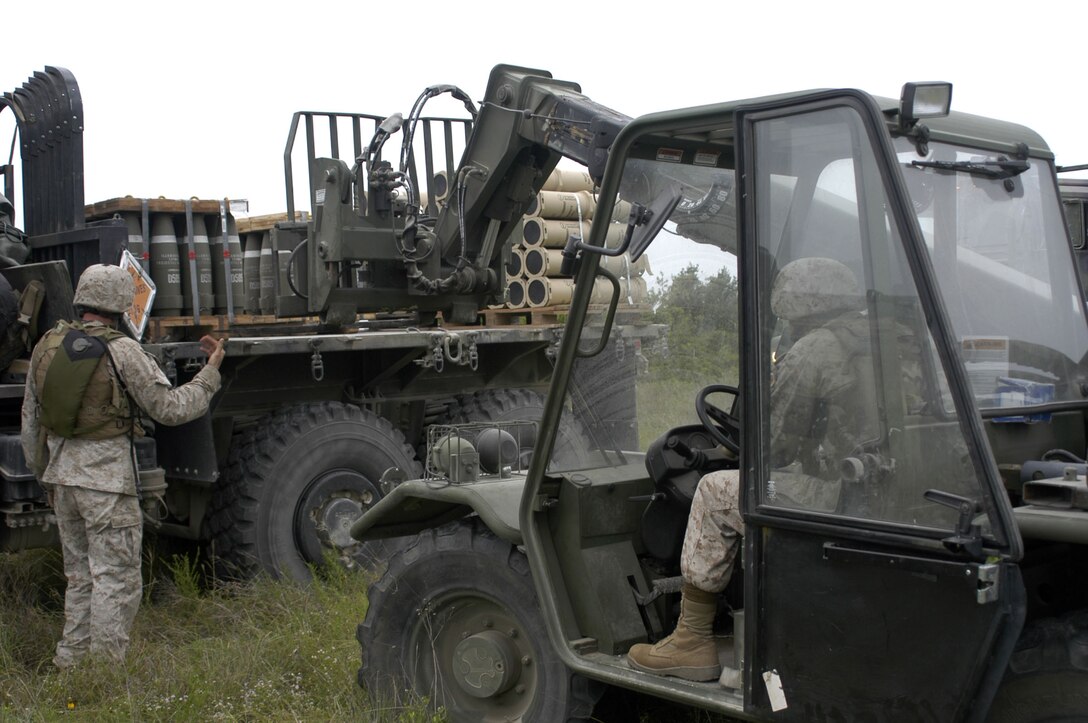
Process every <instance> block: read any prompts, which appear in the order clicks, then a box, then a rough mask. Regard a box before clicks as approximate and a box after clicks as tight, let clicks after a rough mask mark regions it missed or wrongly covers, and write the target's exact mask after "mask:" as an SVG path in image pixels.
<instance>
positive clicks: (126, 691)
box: [0, 550, 441, 723]
mask: <svg viewBox="0 0 1088 723" xmlns="http://www.w3.org/2000/svg"><path fill="white" fill-rule="evenodd" d="M144 569H145V577H147V578H148V580H147V581H146V583H145V587H144V603H143V606H142V607H141V609H140V612H139V615H138V616H137V618H136V624H135V628H134V630H133V635H132V643H131V646H130V648H129V653H128V657H127V659H126V660H125V662H124V664H121V665H118V664H114V663H109V662H105V661H94V660H88V661H85V662H84V663H83V664H81V665H80V666H78V667H76V668H75V669H73V670H68V671H59V670H57V669H55V668H54V667H53V666H52V664H51V662H50V661H51V659H52V655H53V647H54V645H55V644H56V641H57V640H58V638H59V637H60V633H61V628H62V627H63V624H64V613H63V595H64V579H63V574H62V567H61V560H60V555H59V553H58V552H56V551H52V550H36V551H31V552H24V553H19V554H17V555H10V554H0V720H3V721H7V720H16V721H24V720H25V721H52V720H58V719H60V718H62V717H67V716H69V715H70V714H72V713H75V714H77V717H78V719H80V720H92V721H95V720H102V721H119V720H133V721H144V720H178V721H190V720H202V721H203V720H226V721H294V720H304V721H347V720H358V721H364V720H365V721H370V720H377V721H398V722H399V721H404V722H405V723H423V722H424V721H427V722H430V721H433V720H440V719H441V715H438V716H436V715H433V714H431V713H428V712H426V711H425V709H424V707H423V706H422V705H416V706H412V707H397V706H386V705H382V704H381V703H380V702H375V701H372V700H370V699H369V698H368V697H367V695H366V692H365V691H364V690H363V689H362V688H360V687H359V686H358V685H357V684H356V677H355V675H356V670H357V669H358V666H359V647H358V644H357V643H356V641H355V627H356V625H357V624H358V623H359V622H360V621H361V620H362V618H363V615H364V614H365V613H366V586H367V584H368V582H369V579H368V577H367V576H366V575H362V574H353V573H349V572H346V571H344V570H343V569H342V568H340V567H338V566H334V565H333V566H327V569H326V570H325V571H323V572H322V573H321V574H320V575H318V576H317V579H315V580H314V582H313V583H312V584H311V585H310V586H308V587H305V588H304V587H300V586H298V585H294V584H291V583H281V582H275V581H272V580H267V579H265V580H257V581H255V582H250V583H245V584H223V583H209V582H208V581H207V580H206V579H205V569H206V568H205V566H204V565H203V564H201V563H200V562H198V561H196V560H195V559H194V558H191V557H184V556H181V557H172V558H170V559H158V558H151V559H145V564H144Z"/></svg>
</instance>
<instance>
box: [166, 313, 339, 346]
mask: <svg viewBox="0 0 1088 723" xmlns="http://www.w3.org/2000/svg"><path fill="white" fill-rule="evenodd" d="M320 321H321V320H320V319H319V318H318V317H316V316H296V317H287V318H281V317H278V316H273V315H271V314H235V315H234V321H233V322H231V320H230V317H228V316H227V315H226V314H201V315H200V323H199V324H196V323H194V322H193V317H192V316H152V317H149V318H148V321H147V331H146V332H145V338H147V339H148V340H151V341H155V340H158V339H165V338H168V337H176V336H178V335H179V334H180V335H184V336H188V337H193V338H199V337H200V336H202V335H204V334H208V333H214V334H227V335H233V334H238V335H247V336H252V335H253V334H254V333H261V334H276V333H284V332H286V331H288V330H289V329H290V330H294V329H295V328H297V327H300V326H301V327H313V326H317V325H319V324H320Z"/></svg>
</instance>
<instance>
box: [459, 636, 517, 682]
mask: <svg viewBox="0 0 1088 723" xmlns="http://www.w3.org/2000/svg"><path fill="white" fill-rule="evenodd" d="M453 673H454V676H453V677H454V678H455V679H456V680H457V684H458V685H459V686H461V689H462V690H463V691H465V692H466V693H468V694H469V695H471V696H473V697H475V698H492V697H494V696H497V695H502V694H503V693H505V692H506V691H508V690H510V688H511V687H512V686H513V685H514V683H516V682H517V681H518V678H520V677H521V661H520V659H519V656H518V651H517V648H516V647H515V646H514V643H513V641H511V640H510V638H508V637H507V636H506V635H503V634H502V633H500V632H498V631H496V630H485V631H483V632H481V633H477V634H475V635H471V636H469V637H467V638H465V639H464V640H462V641H461V642H460V643H459V644H458V645H457V647H456V648H455V649H454V651H453Z"/></svg>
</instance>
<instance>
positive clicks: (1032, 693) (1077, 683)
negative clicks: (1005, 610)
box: [986, 610, 1088, 723]
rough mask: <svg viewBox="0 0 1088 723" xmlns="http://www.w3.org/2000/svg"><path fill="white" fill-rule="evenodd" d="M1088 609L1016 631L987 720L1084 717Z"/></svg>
mask: <svg viewBox="0 0 1088 723" xmlns="http://www.w3.org/2000/svg"><path fill="white" fill-rule="evenodd" d="M1086 651H1088V610H1080V611H1078V612H1075V613H1071V614H1069V615H1066V616H1064V617H1062V618H1048V619H1045V620H1039V621H1036V622H1033V623H1031V624H1030V625H1029V626H1028V627H1027V628H1026V629H1025V630H1024V632H1023V633H1022V634H1021V635H1020V640H1019V641H1018V642H1017V648H1016V652H1015V653H1013V656H1012V659H1011V660H1010V661H1009V669H1008V671H1007V672H1006V673H1005V679H1004V680H1003V681H1002V682H1001V687H1000V688H998V691H997V696H996V698H995V699H994V704H993V706H991V708H990V712H989V715H988V716H987V718H986V720H987V723H1043V721H1083V720H1088V655H1086Z"/></svg>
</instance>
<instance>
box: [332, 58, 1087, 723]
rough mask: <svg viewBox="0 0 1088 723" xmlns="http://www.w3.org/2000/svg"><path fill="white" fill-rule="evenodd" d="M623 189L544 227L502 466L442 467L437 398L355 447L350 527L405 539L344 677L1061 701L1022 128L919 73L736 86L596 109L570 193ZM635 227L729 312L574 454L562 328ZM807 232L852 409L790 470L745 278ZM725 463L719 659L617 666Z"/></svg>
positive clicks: (788, 698)
mask: <svg viewBox="0 0 1088 723" xmlns="http://www.w3.org/2000/svg"><path fill="white" fill-rule="evenodd" d="M548 77H549V76H548V75H547V74H546V73H544V72H542V71H541V72H538V73H537V74H536V75H535V77H534V76H533V75H532V74H527V75H526V76H525V77H524V78H523V80H522V83H523V85H522V86H521V87H520V92H522V93H527V92H533V91H532V90H531V89H530V88H526V87H525V86H526V85H529V86H532V85H533V84H534V83H540V84H542V85H546V84H547V83H548ZM495 91H496V89H495V88H494V87H492V86H489V95H488V97H487V98H486V99H485V101H484V102H485V104H486V103H488V102H489V101H490V102H496V103H497V102H499V99H498V97H497V96H496V95H495ZM621 201H622V202H628V203H631V204H632V206H633V208H634V210H633V211H632V213H631V215H630V217H629V218H630V223H629V226H628V231H627V233H626V234H625V239H624V241H623V242H622V243H614V242H613V243H607V244H606V243H605V238H606V236H605V229H604V228H603V227H602V225H601V224H595V225H594V226H593V228H592V231H591V233H590V234H589V236H588V238H585V239H581V240H579V239H572V240H571V241H570V242H569V244H568V247H567V255H568V259H569V260H570V261H571V262H572V263H573V264H574V265H575V266H576V267H577V276H576V285H575V295H574V299H573V301H572V305H571V313H570V316H569V317H568V320H567V324H566V327H565V329H564V332H563V340H562V343H561V345H560V347H559V352H558V356H557V358H556V365H555V369H554V373H553V374H552V377H551V380H550V384H549V390H548V396H547V402H546V405H545V409H544V413H543V415H542V417H541V419H540V421H539V430H538V433H537V436H536V447H535V454H534V455H533V457H532V460H531V462H530V463H529V465H528V468H527V469H526V470H525V471H524V472H521V473H519V472H517V471H516V470H509V469H506V470H497V471H496V468H495V465H494V464H492V465H491V467H490V471H489V470H488V469H485V468H484V467H483V466H479V465H476V466H473V462H474V460H477V459H478V458H482V457H483V456H484V455H483V453H482V452H481V451H480V450H479V449H477V447H478V446H479V445H478V444H477V441H478V440H480V439H481V438H482V437H483V431H482V430H480V428H479V425H463V426H462V425H457V424H453V425H445V426H441V427H439V428H437V430H436V432H435V434H434V437H433V450H434V453H433V455H432V456H433V457H434V458H435V459H436V460H437V462H438V463H437V464H434V465H430V466H429V467H428V470H427V474H425V475H424V477H422V478H420V479H413V474H412V472H411V470H406V471H405V472H404V473H403V474H400V475H395V474H391V475H389V476H387V483H388V484H387V488H388V491H387V493H386V495H385V496H384V497H383V498H382V499H381V500H379V501H378V502H377V504H375V505H374V506H373V507H371V508H370V509H369V510H368V511H367V512H366V513H365V514H364V515H363V516H362V517H361V519H360V520H359V521H358V522H357V523H355V524H354V525H353V527H352V529H351V533H352V535H353V537H355V538H356V539H359V540H373V539H382V538H384V537H387V536H404V535H411V534H415V535H416V537H415V540H414V541H412V542H410V543H408V544H406V545H405V546H403V547H402V549H401V550H399V551H398V552H397V553H395V554H394V555H393V556H392V557H391V558H390V560H389V562H388V566H387V569H386V570H385V571H384V573H383V575H382V576H381V577H380V578H379V579H378V581H377V582H376V583H375V584H374V586H373V587H372V588H371V590H370V593H369V608H368V611H367V614H366V617H365V619H364V620H363V621H362V622H361V624H360V626H359V628H358V632H357V637H358V640H359V642H360V645H361V662H362V665H361V668H360V671H359V680H360V682H361V683H362V684H363V685H365V686H367V687H368V688H370V689H371V691H372V693H373V694H375V695H385V696H390V697H397V696H403V695H405V691H407V692H408V693H409V694H413V695H418V696H421V697H425V698H427V699H429V700H430V701H432V702H433V703H434V704H435V705H442V706H444V707H445V709H446V710H447V711H448V712H449V714H450V717H451V718H452V719H453V720H465V721H468V720H473V721H477V720H526V721H555V720H586V719H589V718H590V715H591V713H592V710H593V707H594V704H595V701H596V700H597V699H598V697H599V696H600V695H601V693H602V691H603V690H604V688H605V687H607V686H616V687H619V688H623V689H630V690H635V691H639V692H641V693H643V694H647V695H650V696H656V697H660V698H664V699H668V700H671V701H676V702H679V703H683V704H687V705H690V706H695V707H698V708H702V709H706V710H711V711H718V712H721V713H724V714H728V715H730V716H733V717H737V718H743V719H751V720H798V721H812V720H909V721H953V720H991V721H1041V720H1080V719H1083V718H1084V717H1085V716H1086V715H1088V654H1086V651H1088V647H1086V645H1088V555H1086V551H1088V483H1086V473H1088V464H1086V462H1085V449H1086V446H1088V431H1086V420H1085V415H1086V411H1088V399H1086V397H1088V367H1086V363H1088V357H1086V354H1088V323H1086V319H1085V304H1084V302H1083V298H1084V297H1083V293H1082V288H1081V284H1080V282H1079V280H1078V277H1077V274H1076V273H1075V271H1074V265H1073V263H1072V258H1071V255H1070V254H1071V247H1070V242H1069V236H1068V233H1067V229H1066V225H1065V222H1064V219H1063V217H1062V213H1061V210H1060V209H1061V205H1060V202H1059V194H1058V185H1057V180H1056V175H1055V166H1054V160H1053V155H1052V153H1051V151H1050V150H1049V149H1048V147H1047V145H1046V143H1045V141H1044V140H1043V139H1042V138H1041V137H1040V136H1039V135H1038V134H1036V133H1035V132H1034V131H1032V130H1031V129H1029V128H1026V127H1023V126H1020V125H1015V124H1011V123H1005V122H1002V121H998V120H995V119H989V118H981V117H976V116H971V115H968V114H964V113H959V112H955V111H952V110H951V85H950V84H946V83H908V84H906V85H905V86H904V88H903V94H902V97H901V98H898V99H888V98H879V97H874V96H871V95H869V94H866V93H864V92H861V91H857V90H852V89H841V90H835V89H831V90H815V91H807V92H798V93H791V94H785V95H778V96H772V97H766V98H755V99H749V100H740V101H735V102H726V103H721V104H717V105H709V106H703V107H696V108H688V109H682V110H676V111H668V112H661V113H654V114H651V115H647V116H643V117H639V118H636V119H634V120H632V121H630V122H629V123H626V124H624V126H623V127H622V128H621V129H619V130H618V132H617V133H615V135H614V137H613V138H612V139H611V142H610V143H609V153H608V159H607V164H606V167H605V169H604V172H603V176H602V181H601V187H600V193H599V201H598V203H599V206H598V207H599V209H600V208H603V211H604V215H605V216H607V212H608V209H609V207H610V206H611V205H612V204H616V203H619V202H621ZM647 248H652V249H654V251H655V253H659V254H660V253H667V254H676V255H677V256H682V257H687V258H692V259H699V260H700V263H701V267H702V268H704V269H705V268H710V269H717V268H726V269H733V270H735V273H736V276H737V286H736V288H735V290H734V289H732V288H730V287H723V289H722V292H721V294H720V298H721V303H722V305H723V308H729V305H730V304H733V303H736V304H738V307H737V308H739V312H738V313H737V314H735V315H727V314H722V315H721V317H720V319H719V324H720V328H718V329H704V330H703V331H702V332H700V333H702V334H706V335H711V334H715V333H720V334H721V336H720V337H715V338H720V339H724V340H725V341H723V342H722V343H717V344H715V345H712V347H711V348H710V350H709V352H707V354H706V357H707V358H708V359H709V360H710V361H711V362H712V361H713V360H714V359H715V358H717V360H718V363H719V366H718V367H717V369H716V370H713V365H710V368H711V369H712V371H710V372H706V369H707V365H702V366H699V365H693V366H691V367H690V368H686V367H683V366H682V364H681V361H680V360H679V359H678V355H677V354H675V353H674V354H673V355H672V356H671V357H670V359H669V360H668V362H666V363H655V360H652V359H651V361H650V365H649V369H648V372H647V373H645V374H643V375H642V376H640V377H638V378H637V379H636V380H635V383H636V387H637V394H636V398H637V399H638V401H639V406H638V409H637V410H632V412H635V411H637V414H638V419H639V427H640V430H641V433H642V437H641V439H640V442H639V444H638V446H635V447H632V446H629V445H626V444H624V443H622V442H619V441H617V440H614V439H610V438H609V437H608V436H607V435H605V434H597V435H594V436H591V437H590V438H589V440H588V443H587V444H586V445H585V446H584V447H583V448H581V449H578V450H577V451H576V453H575V454H572V453H571V451H570V449H569V446H568V445H567V444H566V443H565V439H566V434H565V430H566V429H569V425H570V424H571V423H572V422H574V421H576V420H579V419H583V418H585V416H586V410H585V409H584V408H583V406H584V404H583V402H582V395H581V393H580V392H581V390H584V389H587V388H593V386H594V379H595V378H596V379H601V380H602V381H604V380H606V379H607V377H600V376H597V377H595V376H594V375H593V374H592V373H589V371H588V368H587V367H588V366H590V365H593V364H594V359H595V357H594V355H595V354H605V353H607V348H606V347H605V346H603V345H601V344H600V343H598V340H597V338H596V337H595V336H593V335H587V334H586V332H587V331H589V330H590V329H594V328H597V327H598V326H599V325H600V324H601V323H602V322H601V320H600V318H599V315H598V314H596V313H593V312H592V311H591V310H589V309H588V308H587V305H588V301H589V299H590V296H591V294H592V289H593V287H594V285H595V283H596V282H599V281H600V280H601V279H604V282H603V283H607V284H609V285H610V286H612V287H613V288H614V289H616V290H617V291H616V292H614V293H615V294H618V288H619V285H618V284H617V283H615V280H614V279H611V278H610V274H609V273H608V272H607V271H604V270H602V268H601V265H600V261H601V260H602V258H605V257H607V256H609V255H611V254H617V253H621V252H629V253H631V254H632V256H633V257H637V256H638V255H639V254H641V253H643V252H644V251H645V250H646V249H647ZM812 257H822V258H830V259H834V260H836V261H839V262H841V263H842V264H845V265H846V266H847V267H849V268H850V270H851V271H852V272H853V274H854V275H855V276H856V279H857V281H858V283H859V285H860V289H861V290H862V291H863V292H864V293H863V294H862V298H863V300H864V301H863V304H862V305H861V308H860V309H859V310H858V312H857V313H860V314H862V315H863V318H865V319H867V320H868V333H867V334H861V335H859V336H858V338H857V342H856V344H855V346H854V348H853V349H852V352H851V354H850V357H849V361H848V362H847V364H848V367H849V373H850V374H851V375H852V377H853V378H854V379H855V380H856V384H857V385H858V397H859V401H858V403H859V404H860V405H861V406H862V407H863V408H864V410H865V414H866V418H867V419H868V420H869V422H868V423H867V424H868V427H867V429H868V430H869V431H870V432H871V434H869V435H868V436H865V437H864V438H862V439H861V440H860V441H859V442H858V443H857V444H856V447H855V448H854V449H853V451H852V452H851V453H849V455H848V456H846V457H844V458H841V459H820V460H818V461H819V463H820V466H819V467H818V468H817V469H818V470H819V472H818V473H813V474H809V473H808V471H807V468H806V467H803V466H802V467H799V465H798V463H797V462H790V461H789V460H775V459H772V455H771V450H772V443H773V442H774V439H772V429H774V428H775V424H776V421H775V407H774V406H773V404H772V403H773V402H774V401H775V397H774V395H773V389H774V376H775V369H776V366H777V364H778V363H779V362H778V360H779V359H780V358H782V357H783V355H784V354H788V351H787V349H788V347H789V344H790V338H791V336H792V335H794V334H796V333H797V330H796V329H794V330H792V334H791V329H790V324H789V323H787V320H785V319H781V318H778V317H776V315H775V311H774V307H773V305H772V303H771V298H772V290H773V288H774V284H775V281H776V279H777V277H778V272H779V271H780V270H781V269H782V268H783V267H785V266H786V264H787V263H789V262H791V261H793V260H796V259H804V258H812ZM813 293H817V294H818V293H819V290H818V289H816V290H813ZM607 316H608V315H607V314H605V317H606V318H605V320H604V322H603V323H605V324H607V321H608V318H607ZM844 348H845V347H844ZM673 351H674V352H675V349H674V350H673ZM731 357H732V358H739V368H738V369H736V370H731V369H730V367H729V365H728V360H729V359H730V358H731ZM839 363H841V362H839ZM699 369H702V370H703V372H702V373H698V371H697V370H699ZM815 369H816V371H814V372H812V373H814V374H826V373H828V370H827V369H826V368H820V367H818V366H817V367H815ZM692 370H696V371H692ZM609 371H610V370H609V369H607V368H602V367H600V365H597V373H598V375H600V374H601V373H605V374H607V373H608V372H609ZM837 371H838V372H839V373H841V370H837ZM620 373H622V372H620ZM647 400H653V402H652V403H647ZM651 413H652V414H653V417H652V418H651V416H650V415H651ZM828 414H830V412H827V413H825V414H823V415H820V414H816V415H815V421H814V423H813V425H812V427H811V428H810V427H808V426H806V427H805V429H806V430H807V435H808V438H810V439H815V440H819V439H822V438H824V437H823V435H825V434H826V433H827V431H828V429H827V428H828V427H829V426H830V425H832V424H833V423H834V422H833V420H830V421H829V420H828V419H827V415H828ZM651 419H652V420H653V422H652V423H653V425H654V426H653V428H652V429H651V428H650V424H651V422H650V420H651ZM806 424H807V423H806ZM491 427H492V428H493V429H495V430H497V431H494V432H491V433H490V435H491V436H494V435H499V436H501V433H502V432H504V431H505V432H507V433H508V434H513V433H514V431H515V430H509V429H504V428H503V425H491ZM815 452H816V456H817V457H818V456H819V455H818V453H819V448H817V449H816V450H815ZM465 460H468V461H469V463H470V464H469V465H468V466H469V472H471V473H470V474H466V473H465V469H464V466H465ZM730 469H732V470H738V472H739V475H740V479H741V482H742V490H741V495H740V497H741V507H742V511H743V517H744V522H745V527H746V534H745V536H744V541H743V551H742V557H743V561H742V562H741V563H739V564H738V570H737V572H735V573H734V575H733V579H732V581H731V583H730V586H729V587H728V588H727V589H726V591H725V593H724V594H723V595H722V596H721V599H720V604H719V615H718V619H717V628H716V629H717V632H718V634H719V635H720V637H719V647H720V650H719V652H720V658H721V661H722V663H723V676H722V679H721V680H720V681H715V682H710V683H697V682H690V681H687V680H683V679H680V678H675V677H665V676H658V675H654V674H650V673H645V672H641V671H640V670H636V669H635V668H633V667H631V666H629V665H628V662H627V658H626V653H627V651H628V649H629V648H630V647H631V646H632V645H633V644H635V643H644V642H652V641H655V640H659V639H661V638H662V637H663V636H665V635H667V634H668V633H669V632H671V631H672V630H673V628H674V626H675V623H676V618H677V615H678V612H679V611H678V606H677V597H678V596H677V594H676V593H677V592H678V590H679V589H680V582H681V579H680V568H679V558H680V554H681V544H682V540H683V538H684V533H685V528H686V525H687V517H688V510H689V508H690V505H691V500H692V496H693V494H694V492H695V490H696V488H697V485H698V483H699V480H700V478H701V477H702V476H703V475H704V474H705V473H707V472H711V471H715V470H730ZM788 490H789V492H788V493H787V491H788ZM806 490H807V493H808V494H802V493H804V492H805V491H806Z"/></svg>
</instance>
